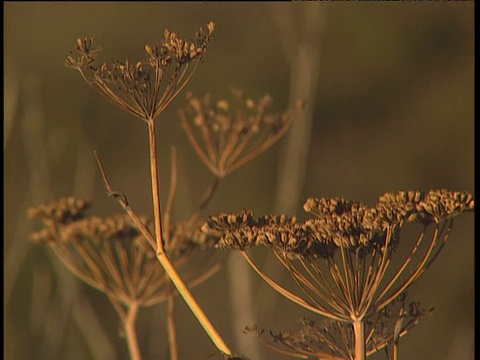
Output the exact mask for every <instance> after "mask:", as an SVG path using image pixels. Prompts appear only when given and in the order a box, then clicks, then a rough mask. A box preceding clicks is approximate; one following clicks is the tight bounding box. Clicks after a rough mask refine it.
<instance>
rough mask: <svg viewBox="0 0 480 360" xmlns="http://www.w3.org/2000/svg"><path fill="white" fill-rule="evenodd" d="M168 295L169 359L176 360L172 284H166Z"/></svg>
mask: <svg viewBox="0 0 480 360" xmlns="http://www.w3.org/2000/svg"><path fill="white" fill-rule="evenodd" d="M168 287H169V292H170V293H169V295H168V297H167V327H168V345H169V349H170V360H178V346H177V344H178V343H177V325H176V323H175V298H174V297H173V285H172V283H171V282H170V283H169V284H168Z"/></svg>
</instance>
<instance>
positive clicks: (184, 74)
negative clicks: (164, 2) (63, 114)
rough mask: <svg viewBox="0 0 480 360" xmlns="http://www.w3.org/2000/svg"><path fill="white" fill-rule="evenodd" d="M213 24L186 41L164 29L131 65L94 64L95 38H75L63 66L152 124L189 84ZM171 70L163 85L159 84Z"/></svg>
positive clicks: (113, 63)
mask: <svg viewBox="0 0 480 360" xmlns="http://www.w3.org/2000/svg"><path fill="white" fill-rule="evenodd" d="M214 31H215V23H213V22H210V23H208V24H207V27H206V28H203V27H201V28H200V29H199V30H198V31H197V33H196V35H195V40H192V41H186V40H184V39H183V38H181V37H180V35H179V34H178V33H175V32H171V31H170V30H168V29H167V30H165V33H164V39H163V41H162V42H161V43H160V44H158V43H153V44H147V45H145V51H146V54H147V58H146V59H145V60H144V61H137V62H131V61H130V60H128V59H127V60H118V61H112V62H104V63H103V64H101V65H95V61H96V58H97V56H98V53H99V52H100V51H101V48H99V47H98V48H96V47H94V46H93V44H94V42H95V38H93V37H85V38H84V39H80V38H79V39H77V44H76V46H75V51H76V53H77V54H78V55H77V57H75V56H74V55H73V54H71V55H70V56H68V57H67V58H66V60H65V64H66V65H67V66H68V67H71V68H73V69H76V70H78V71H79V72H80V74H81V75H82V77H83V79H84V80H85V81H86V82H87V84H89V85H91V86H92V87H94V88H95V89H97V90H98V91H99V92H101V93H102V94H104V95H106V96H107V97H108V98H110V99H111V100H112V101H113V102H114V103H115V104H117V105H118V106H119V107H121V108H122V109H124V110H126V111H128V112H129V113H131V114H133V115H134V116H136V117H138V118H140V119H142V120H146V121H153V120H154V119H156V118H157V117H158V116H159V115H160V114H161V113H162V112H163V110H164V109H165V108H166V107H167V106H168V105H169V104H170V103H171V102H172V101H173V99H174V98H175V97H176V96H177V95H178V94H179V93H180V91H181V90H182V89H183V88H184V87H185V86H186V84H187V83H188V82H189V81H190V79H191V78H192V76H193V74H194V73H195V71H196V69H197V68H198V66H199V65H200V63H201V60H202V59H203V56H204V55H205V53H206V51H207V47H208V43H209V42H210V41H211V40H212V39H213V36H214ZM169 68H170V69H171V70H172V71H171V73H169V74H170V75H169V79H168V81H167V84H166V86H165V87H164V88H163V89H162V82H164V78H165V76H166V73H167V70H168V69H169Z"/></svg>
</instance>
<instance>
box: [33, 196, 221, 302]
mask: <svg viewBox="0 0 480 360" xmlns="http://www.w3.org/2000/svg"><path fill="white" fill-rule="evenodd" d="M88 205H89V204H88V203H87V202H86V201H85V200H81V199H75V198H73V197H70V198H63V199H60V200H57V201H53V202H51V203H49V204H42V205H40V206H38V207H35V208H30V209H29V210H28V213H29V215H30V217H32V218H40V219H42V221H43V224H44V228H43V229H41V230H39V231H37V232H35V233H33V234H32V235H31V237H30V238H31V240H33V241H35V242H40V243H45V244H47V245H49V246H50V247H51V248H52V249H53V250H54V252H55V253H56V255H57V256H58V257H59V258H60V259H61V260H62V262H63V263H64V264H65V265H66V266H67V267H68V268H69V269H70V270H71V271H72V272H73V273H74V274H75V275H76V276H77V277H78V278H80V279H81V280H83V281H84V282H86V283H87V284H89V285H90V286H93V287H95V288H96V289H98V290H100V291H102V292H104V293H106V294H107V295H108V297H109V298H110V299H111V300H112V302H118V303H120V304H123V305H125V306H127V305H128V304H132V303H135V304H137V305H138V306H150V305H153V304H157V303H159V302H161V301H163V300H165V299H166V298H167V296H168V293H169V292H170V291H171V289H170V288H169V286H168V284H169V281H168V279H169V278H168V276H167V275H166V274H165V271H164V269H163V268H162V267H161V266H160V264H159V263H158V260H157V258H156V253H155V250H154V249H153V248H152V247H151V245H150V244H149V243H148V241H147V239H145V237H144V236H143V235H142V234H141V233H140V232H139V231H138V230H137V228H136V227H135V225H134V223H133V222H132V220H131V218H130V217H129V216H128V215H126V214H125V215H112V216H107V217H98V216H89V217H86V216H85V213H84V210H85V209H86V208H87V207H88ZM140 220H141V221H142V223H143V224H145V225H146V226H147V228H149V229H151V230H152V229H153V221H152V220H150V219H149V218H147V217H141V218H140ZM170 231H171V234H170V236H171V238H172V239H173V241H172V242H171V244H170V246H169V248H168V252H169V254H170V258H171V259H172V261H173V263H174V264H175V266H177V267H178V268H181V269H184V271H185V277H186V279H187V281H190V283H193V284H198V283H200V282H201V281H203V280H205V279H206V278H208V277H209V276H210V275H211V274H212V273H213V272H212V269H205V268H204V269H202V271H201V272H199V271H198V268H197V269H194V268H193V267H192V266H187V265H188V262H187V257H188V256H189V255H190V253H191V252H192V251H194V250H195V249H196V248H198V245H197V243H196V242H195V240H194V236H193V234H192V230H190V231H187V230H186V229H184V228H183V227H182V226H181V225H177V224H175V225H173V226H172V227H171V229H170Z"/></svg>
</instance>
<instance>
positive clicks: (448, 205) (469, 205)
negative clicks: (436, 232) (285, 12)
mask: <svg viewBox="0 0 480 360" xmlns="http://www.w3.org/2000/svg"><path fill="white" fill-rule="evenodd" d="M473 208H474V199H473V197H472V195H471V194H469V193H467V192H458V191H448V190H432V191H429V192H428V193H421V192H419V191H400V192H398V193H396V194H394V193H386V194H384V195H382V196H381V197H380V198H379V201H378V203H377V204H376V205H375V206H373V207H367V206H366V205H364V204H362V203H360V202H354V201H349V200H346V199H343V198H331V199H325V198H320V199H315V198H310V199H308V200H307V201H306V202H305V205H304V209H305V211H307V212H310V213H312V214H314V215H315V216H316V218H314V219H309V220H307V221H306V222H305V223H297V222H296V221H295V220H294V219H292V220H286V219H288V217H286V216H285V215H269V216H266V217H261V218H259V219H257V220H255V219H254V218H253V214H252V212H249V211H244V212H242V213H240V214H221V215H219V216H211V217H210V218H209V220H208V221H207V222H206V223H205V224H204V225H203V227H202V230H203V231H204V232H205V233H206V234H208V235H210V236H211V237H210V239H211V240H212V241H214V242H215V244H216V246H217V247H218V248H228V247H229V248H232V249H240V250H244V249H246V248H248V247H250V246H254V245H258V244H263V245H267V246H270V247H273V248H275V249H282V251H283V252H285V253H289V254H290V255H303V256H306V257H309V256H314V257H315V256H320V257H324V256H326V255H332V254H333V252H332V251H326V250H327V249H328V248H329V246H328V245H330V248H331V249H333V248H340V247H342V248H347V249H351V250H353V251H356V250H357V249H358V248H363V249H364V250H368V251H375V250H376V249H378V247H379V246H382V245H383V244H385V241H386V233H387V230H388V229H390V230H392V232H393V233H394V230H396V229H398V228H399V227H401V226H402V225H403V224H404V223H405V222H412V221H415V220H417V221H419V222H420V223H422V224H424V225H428V224H430V223H439V222H441V221H444V220H447V219H452V218H453V217H455V216H457V215H459V214H461V213H462V212H465V211H472V210H473ZM272 219H277V220H278V219H283V221H272ZM390 245H391V246H394V245H395V242H394V241H391V242H390Z"/></svg>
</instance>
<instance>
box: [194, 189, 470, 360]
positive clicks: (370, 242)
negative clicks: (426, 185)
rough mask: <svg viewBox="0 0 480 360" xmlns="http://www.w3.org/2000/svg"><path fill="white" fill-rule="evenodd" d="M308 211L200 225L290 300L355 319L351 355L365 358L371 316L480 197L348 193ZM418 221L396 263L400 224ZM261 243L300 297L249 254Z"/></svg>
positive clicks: (411, 278) (429, 258)
mask: <svg viewBox="0 0 480 360" xmlns="http://www.w3.org/2000/svg"><path fill="white" fill-rule="evenodd" d="M304 209H305V210H306V211H308V212H310V213H312V214H313V215H315V216H316V218H314V219H309V220H307V221H305V222H304V223H297V222H296V221H293V220H286V219H288V217H286V216H283V217H281V216H278V215H274V216H269V217H261V218H259V219H257V220H255V219H254V218H253V214H252V213H251V212H248V211H244V212H242V213H240V214H221V215H219V216H211V217H210V218H209V220H208V221H207V222H205V223H204V225H203V226H202V231H204V232H205V233H206V235H207V237H206V241H211V242H213V243H214V245H215V246H216V247H218V248H231V249H237V250H241V251H242V254H243V256H244V257H245V259H246V260H247V261H248V262H249V264H250V265H251V266H252V267H253V269H254V270H255V271H256V272H257V273H258V274H259V275H260V276H261V277H262V278H263V279H264V280H265V281H266V282H267V283H268V284H269V285H270V286H272V287H273V288H274V289H275V290H276V291H278V292H279V293H281V294H282V295H284V296H285V297H287V298H288V299H290V300H291V301H293V302H295V303H297V304H299V305H301V306H303V307H304V308H306V309H308V310H310V311H312V312H314V313H316V314H318V315H322V316H325V317H327V318H330V319H332V320H334V321H339V322H344V323H347V324H351V325H353V334H354V341H353V344H354V345H355V348H354V349H353V354H354V356H353V357H347V358H351V359H353V358H355V359H363V358H365V354H366V349H365V339H366V337H365V322H366V321H367V319H370V318H371V317H372V316H375V315H376V314H378V313H379V312H381V311H384V309H385V308H387V307H388V306H389V305H390V304H391V303H392V302H394V301H396V300H397V299H398V298H399V297H400V296H401V294H402V293H404V292H405V291H406V290H407V289H408V288H409V287H410V286H411V285H412V284H413V283H414V282H415V281H416V280H418V278H419V277H420V276H421V275H422V274H423V273H424V272H425V270H426V269H427V268H428V267H429V266H430V265H431V264H432V262H433V261H434V260H435V258H436V257H437V255H438V253H439V252H440V251H441V250H442V248H443V246H444V244H445V242H446V241H447V239H448V237H449V235H450V231H451V229H452V226H453V221H454V218H455V217H456V216H458V215H460V214H462V213H465V212H470V211H473V209H474V199H473V197H472V195H471V194H469V193H468V192H458V191H448V190H432V191H429V192H428V193H422V192H419V191H400V192H398V193H387V194H384V195H383V196H381V197H380V198H379V201H378V203H377V204H376V205H375V206H373V207H368V206H366V205H364V204H362V203H359V202H354V201H349V200H345V199H343V198H332V199H324V198H322V199H313V198H312V199H308V200H307V201H306V203H305V205H304ZM269 219H284V220H283V221H278V220H277V221H273V222H272V221H271V220H269ZM412 222H417V223H419V224H420V225H421V230H420V234H419V235H418V237H417V240H416V241H415V242H413V247H411V249H410V252H409V254H408V255H407V256H406V258H405V259H403V260H401V261H400V262H399V265H398V266H397V267H396V268H395V267H393V266H392V258H393V256H394V255H395V253H396V250H397V248H398V246H399V244H400V242H401V241H402V239H401V236H400V235H401V230H402V229H403V227H404V226H405V225H406V224H408V223H412ZM431 228H433V229H431ZM429 230H431V231H429ZM259 244H262V245H265V246H267V247H269V248H270V249H271V250H272V251H273V253H274V254H275V256H276V257H277V258H278V260H279V261H280V262H281V263H282V265H284V266H285V268H286V269H287V270H288V271H289V273H290V274H291V276H292V277H293V279H294V280H295V282H296V284H297V285H298V287H299V288H300V290H301V292H302V294H301V295H297V294H295V293H294V292H291V291H289V290H287V289H286V288H284V287H282V286H281V285H280V284H278V283H277V282H275V281H274V280H273V279H272V278H270V277H269V276H268V275H267V274H265V273H264V272H263V271H262V270H261V269H260V268H259V267H258V266H257V265H256V264H255V263H254V261H253V260H252V259H251V258H250V257H249V255H248V253H247V249H248V248H249V247H251V246H255V245H259ZM422 244H424V246H421V245H422ZM419 249H422V251H423V254H419V253H418V252H419ZM415 261H416V263H415ZM407 269H409V271H407ZM387 270H388V272H387ZM387 274H388V275H387ZM405 333H406V331H405V332H403V333H402V335H403V334H405Z"/></svg>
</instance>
